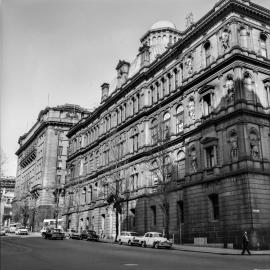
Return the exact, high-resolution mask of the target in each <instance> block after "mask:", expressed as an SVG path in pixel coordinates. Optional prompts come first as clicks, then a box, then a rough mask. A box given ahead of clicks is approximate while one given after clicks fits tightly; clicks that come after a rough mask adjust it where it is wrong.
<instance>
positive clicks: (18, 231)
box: [15, 227, 28, 235]
mask: <svg viewBox="0 0 270 270" xmlns="http://www.w3.org/2000/svg"><path fill="white" fill-rule="evenodd" d="M15 234H17V235H27V234H28V230H27V229H26V228H25V227H19V228H16V230H15Z"/></svg>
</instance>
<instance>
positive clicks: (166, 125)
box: [162, 112, 171, 140]
mask: <svg viewBox="0 0 270 270" xmlns="http://www.w3.org/2000/svg"><path fill="white" fill-rule="evenodd" d="M170 119H171V116H170V114H169V113H168V112H167V113H165V114H164V116H163V123H162V126H163V128H162V133H163V134H162V135H163V140H167V139H169V138H170Z"/></svg>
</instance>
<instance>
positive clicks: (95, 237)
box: [86, 230, 99, 241]
mask: <svg viewBox="0 0 270 270" xmlns="http://www.w3.org/2000/svg"><path fill="white" fill-rule="evenodd" d="M86 239H87V240H88V241H98V240H99V236H98V235H97V233H96V232H95V231H91V230H88V231H87V238H86Z"/></svg>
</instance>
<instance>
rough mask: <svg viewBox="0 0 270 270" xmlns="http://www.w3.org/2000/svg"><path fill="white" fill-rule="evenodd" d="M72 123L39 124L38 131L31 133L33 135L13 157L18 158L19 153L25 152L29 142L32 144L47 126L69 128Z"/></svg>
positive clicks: (52, 122)
mask: <svg viewBox="0 0 270 270" xmlns="http://www.w3.org/2000/svg"><path fill="white" fill-rule="evenodd" d="M72 125H73V123H68V122H58V121H46V122H43V123H41V125H40V126H39V127H38V129H37V130H36V131H35V132H34V133H33V135H32V136H31V137H30V138H29V139H28V140H27V141H26V142H25V143H24V144H23V145H22V146H21V147H20V148H19V149H18V150H17V151H16V152H15V155H17V156H19V155H20V153H21V152H22V151H23V150H25V149H26V148H27V147H28V146H29V145H30V143H31V142H33V141H34V140H35V139H36V138H37V135H38V134H39V133H40V132H41V131H42V130H43V129H45V128H46V127H47V126H59V127H60V126H62V127H71V126H72Z"/></svg>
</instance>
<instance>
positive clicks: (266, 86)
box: [263, 78, 270, 108]
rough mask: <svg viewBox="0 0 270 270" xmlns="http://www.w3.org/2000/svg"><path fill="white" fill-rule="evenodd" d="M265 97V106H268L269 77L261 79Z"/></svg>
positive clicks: (269, 96) (269, 103) (269, 95)
mask: <svg viewBox="0 0 270 270" xmlns="http://www.w3.org/2000/svg"><path fill="white" fill-rule="evenodd" d="M263 83H264V89H265V97H266V107H268V108H269V107H270V78H267V79H265V80H264V81H263Z"/></svg>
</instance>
